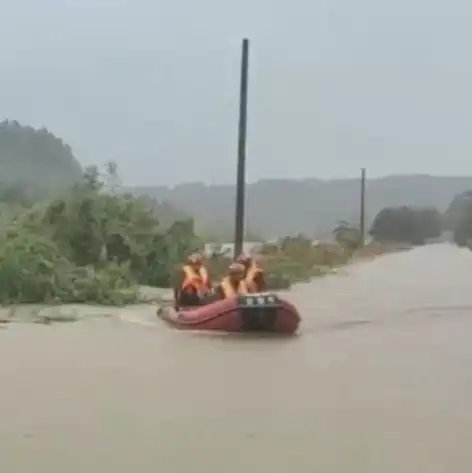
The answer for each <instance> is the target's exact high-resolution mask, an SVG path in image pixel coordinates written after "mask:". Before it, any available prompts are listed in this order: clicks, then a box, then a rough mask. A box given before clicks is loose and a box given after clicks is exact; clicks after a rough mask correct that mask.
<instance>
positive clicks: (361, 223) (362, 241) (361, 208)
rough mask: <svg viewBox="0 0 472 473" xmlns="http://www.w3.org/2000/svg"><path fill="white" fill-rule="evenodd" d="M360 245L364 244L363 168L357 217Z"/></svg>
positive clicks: (363, 169) (363, 170)
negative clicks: (358, 214)
mask: <svg viewBox="0 0 472 473" xmlns="http://www.w3.org/2000/svg"><path fill="white" fill-rule="evenodd" d="M359 229H360V242H359V243H360V245H361V247H362V246H364V244H365V168H362V169H361V206H360V216H359Z"/></svg>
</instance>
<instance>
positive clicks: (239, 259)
mask: <svg viewBox="0 0 472 473" xmlns="http://www.w3.org/2000/svg"><path fill="white" fill-rule="evenodd" d="M234 262H235V263H238V264H242V265H243V266H244V267H245V268H246V269H247V268H248V267H249V266H250V264H251V263H252V257H251V256H250V255H248V254H247V253H240V254H239V255H238V256H236V258H235V259H234Z"/></svg>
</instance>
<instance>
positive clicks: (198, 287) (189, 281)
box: [174, 253, 211, 310]
mask: <svg viewBox="0 0 472 473" xmlns="http://www.w3.org/2000/svg"><path fill="white" fill-rule="evenodd" d="M210 290H211V280H210V276H209V275H208V272H207V270H206V268H205V267H204V266H203V258H202V255H201V254H200V253H193V254H191V255H190V256H189V257H188V258H187V263H186V264H185V265H184V266H182V268H181V270H180V274H179V280H178V282H177V285H176V287H175V289H174V299H175V307H176V310H178V309H179V307H181V306H187V307H191V306H197V305H200V302H201V300H202V298H203V297H204V296H206V295H207V294H208V293H209V292H210Z"/></svg>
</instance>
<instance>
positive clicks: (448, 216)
mask: <svg viewBox="0 0 472 473" xmlns="http://www.w3.org/2000/svg"><path fill="white" fill-rule="evenodd" d="M443 221H444V227H445V228H446V229H447V230H450V231H452V232H453V238H454V242H455V243H456V244H457V245H458V246H469V247H470V241H471V240H472V190H467V191H465V192H462V193H460V194H458V195H456V196H455V197H454V199H453V200H452V201H451V203H450V204H449V206H448V208H447V209H446V211H445V212H444V215H443Z"/></svg>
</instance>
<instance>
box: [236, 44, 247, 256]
mask: <svg viewBox="0 0 472 473" xmlns="http://www.w3.org/2000/svg"><path fill="white" fill-rule="evenodd" d="M248 69H249V40H248V39H247V38H244V39H243V43H242V57H241V86H240V94H239V136H238V171H237V178H236V218H235V225H234V255H235V257H236V256H237V255H238V254H239V253H241V252H242V251H243V241H244V204H245V198H246V197H245V187H246V129H247V88H248V87H247V82H248Z"/></svg>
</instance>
